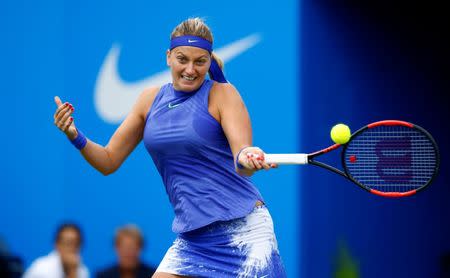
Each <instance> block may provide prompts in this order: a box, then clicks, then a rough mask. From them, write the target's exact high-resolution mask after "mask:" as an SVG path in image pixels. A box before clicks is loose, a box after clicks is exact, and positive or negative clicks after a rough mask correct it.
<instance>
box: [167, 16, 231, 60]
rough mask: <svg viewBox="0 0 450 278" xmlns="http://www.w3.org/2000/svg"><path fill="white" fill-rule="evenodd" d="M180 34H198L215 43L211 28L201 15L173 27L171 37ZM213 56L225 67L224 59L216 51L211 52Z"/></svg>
mask: <svg viewBox="0 0 450 278" xmlns="http://www.w3.org/2000/svg"><path fill="white" fill-rule="evenodd" d="M180 36H197V37H200V38H203V39H205V40H208V41H210V42H211V43H213V35H212V32H211V29H209V27H208V25H206V23H205V22H204V21H203V19H201V18H199V17H194V18H188V19H186V20H185V21H183V22H181V23H180V24H178V26H177V27H175V29H173V31H172V34H171V35H170V39H173V38H176V37H180ZM211 58H213V59H214V60H216V62H217V64H218V65H219V67H220V68H221V69H223V61H222V60H221V59H220V58H219V57H218V56H217V55H216V54H215V53H214V52H213V53H211Z"/></svg>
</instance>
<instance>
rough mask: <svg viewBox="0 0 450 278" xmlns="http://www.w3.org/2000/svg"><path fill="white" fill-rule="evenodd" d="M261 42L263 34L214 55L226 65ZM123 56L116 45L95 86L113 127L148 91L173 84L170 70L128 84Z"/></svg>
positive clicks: (100, 110) (96, 98)
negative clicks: (123, 72)
mask: <svg viewBox="0 0 450 278" xmlns="http://www.w3.org/2000/svg"><path fill="white" fill-rule="evenodd" d="M260 40H261V36H260V35H259V34H252V35H249V36H247V37H245V38H242V39H240V40H237V41H235V42H232V43H230V44H227V45H226V46H224V47H222V48H220V49H218V50H217V51H214V52H216V53H217V55H218V56H219V57H220V58H221V59H222V60H223V62H224V63H226V62H228V61H230V60H232V59H233V58H235V57H236V56H238V55H240V54H241V53H243V52H245V51H247V50H248V49H250V48H252V47H253V46H255V45H256V44H257V43H259V42H260ZM119 55H120V46H119V45H117V44H114V45H113V46H112V47H111V49H110V50H109V52H108V54H107V55H106V58H105V60H104V62H103V65H102V66H101V68H100V71H99V74H98V76H97V81H96V83H95V92H94V104H95V109H96V111H97V114H98V115H99V116H100V118H101V119H102V120H104V121H105V122H107V123H110V124H117V123H120V122H121V121H122V120H123V119H124V118H125V117H126V115H127V114H128V112H129V111H130V110H131V108H132V106H133V104H134V103H135V102H136V99H137V98H138V96H139V95H140V94H141V92H142V91H143V90H144V89H146V88H148V87H150V86H162V85H164V84H166V83H169V82H171V80H172V79H171V78H172V77H171V74H170V70H163V71H160V72H157V73H155V74H152V75H151V76H149V77H147V78H145V79H142V80H138V81H134V82H126V81H124V80H123V79H122V78H121V77H120V75H119V72H118V60H119Z"/></svg>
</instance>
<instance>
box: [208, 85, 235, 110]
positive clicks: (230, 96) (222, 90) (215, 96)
mask: <svg viewBox="0 0 450 278" xmlns="http://www.w3.org/2000/svg"><path fill="white" fill-rule="evenodd" d="M210 101H211V102H212V103H217V104H218V105H219V106H220V105H222V104H226V103H228V102H230V101H232V102H234V101H242V99H241V95H240V94H239V91H238V90H237V89H236V87H234V86H233V84H231V83H219V82H214V84H213V85H212V87H211V92H210Z"/></svg>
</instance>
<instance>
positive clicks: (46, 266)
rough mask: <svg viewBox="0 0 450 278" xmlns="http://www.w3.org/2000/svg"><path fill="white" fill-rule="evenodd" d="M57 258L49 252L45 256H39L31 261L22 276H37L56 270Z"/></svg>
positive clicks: (57, 267) (57, 268) (52, 272)
mask: <svg viewBox="0 0 450 278" xmlns="http://www.w3.org/2000/svg"><path fill="white" fill-rule="evenodd" d="M59 268H60V266H59V260H58V257H57V256H56V255H55V254H53V253H50V254H49V255H47V256H43V257H39V258H37V259H36V260H34V261H33V263H32V264H31V265H30V267H29V268H28V269H27V271H26V272H25V274H24V276H23V277H39V276H40V275H45V274H49V273H51V274H52V275H53V274H54V272H55V271H56V272H58V270H59Z"/></svg>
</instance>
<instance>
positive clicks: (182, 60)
mask: <svg viewBox="0 0 450 278" xmlns="http://www.w3.org/2000/svg"><path fill="white" fill-rule="evenodd" d="M177 60H178V62H180V63H182V64H184V63H186V62H187V59H186V57H184V56H178V57H177Z"/></svg>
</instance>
